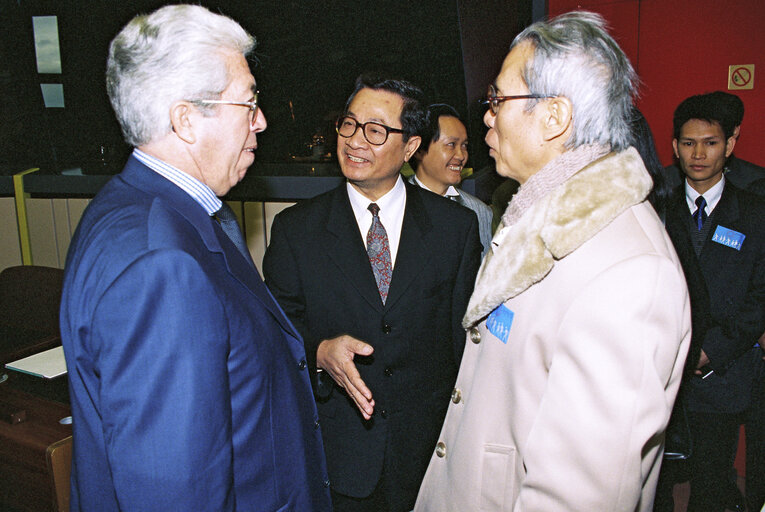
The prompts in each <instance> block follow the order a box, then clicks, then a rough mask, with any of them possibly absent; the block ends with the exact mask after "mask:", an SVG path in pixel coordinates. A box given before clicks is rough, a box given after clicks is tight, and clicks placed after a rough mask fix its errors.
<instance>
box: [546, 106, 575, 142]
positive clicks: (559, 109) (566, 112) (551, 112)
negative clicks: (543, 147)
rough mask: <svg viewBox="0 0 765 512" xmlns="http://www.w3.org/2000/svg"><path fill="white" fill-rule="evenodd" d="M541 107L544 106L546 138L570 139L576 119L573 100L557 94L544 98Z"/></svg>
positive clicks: (548, 139)
mask: <svg viewBox="0 0 765 512" xmlns="http://www.w3.org/2000/svg"><path fill="white" fill-rule="evenodd" d="M539 107H543V111H542V112H543V118H542V122H543V123H544V125H543V127H542V130H543V134H544V139H545V140H547V141H550V140H554V139H558V138H561V137H563V140H568V134H569V133H570V131H571V128H572V123H573V119H574V106H573V104H572V103H571V100H569V99H568V98H566V97H565V96H556V97H554V98H550V99H548V100H543V101H542V102H541V103H540V104H539Z"/></svg>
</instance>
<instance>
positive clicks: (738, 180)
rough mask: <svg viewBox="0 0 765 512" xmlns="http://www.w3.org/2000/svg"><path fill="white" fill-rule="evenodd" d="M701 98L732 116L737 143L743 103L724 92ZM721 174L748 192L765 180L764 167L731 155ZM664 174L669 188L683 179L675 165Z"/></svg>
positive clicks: (670, 166)
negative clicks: (754, 184)
mask: <svg viewBox="0 0 765 512" xmlns="http://www.w3.org/2000/svg"><path fill="white" fill-rule="evenodd" d="M703 96H704V97H706V98H708V100H709V101H710V102H713V103H714V104H716V106H717V108H721V109H723V110H724V112H725V113H727V115H730V116H732V118H733V124H734V126H733V138H734V139H735V140H736V141H738V137H739V135H740V133H741V123H742V122H743V121H744V102H743V101H741V98H739V97H738V96H736V95H735V94H730V93H728V92H724V91H714V92H710V93H708V94H704V95H703ZM723 172H724V174H725V179H727V180H728V181H730V182H731V183H733V184H734V185H735V186H737V187H738V188H741V189H744V190H749V189H750V185H751V184H752V183H753V182H755V181H757V180H763V179H765V167H760V166H759V165H757V164H753V163H752V162H747V161H746V160H741V159H740V158H738V157H736V155H733V154H731V155H730V156H729V157H728V159H727V161H726V163H725V169H724V171H723ZM665 174H666V178H667V181H668V183H669V186H670V187H676V186H678V185H679V184H680V182H681V181H683V179H684V178H685V175H684V174H683V172H682V170H681V169H680V168H678V166H677V165H675V164H672V165H669V166H667V167H666V168H665Z"/></svg>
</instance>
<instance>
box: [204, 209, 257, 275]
mask: <svg viewBox="0 0 765 512" xmlns="http://www.w3.org/2000/svg"><path fill="white" fill-rule="evenodd" d="M213 218H214V219H215V220H217V221H218V223H219V224H220V227H221V228H222V229H223V232H224V233H226V235H228V237H229V238H230V239H231V241H232V242H233V243H234V245H235V246H236V248H237V249H239V252H241V253H242V256H244V259H245V260H247V261H248V262H249V263H250V265H255V263H254V262H253V261H252V257H251V256H250V250H249V249H248V248H247V242H245V241H244V236H243V235H242V231H241V230H240V229H239V223H237V221H236V214H234V210H232V209H231V207H230V206H229V205H227V204H226V203H223V205H222V206H221V207H220V210H218V211H217V212H215V216H214V217H213Z"/></svg>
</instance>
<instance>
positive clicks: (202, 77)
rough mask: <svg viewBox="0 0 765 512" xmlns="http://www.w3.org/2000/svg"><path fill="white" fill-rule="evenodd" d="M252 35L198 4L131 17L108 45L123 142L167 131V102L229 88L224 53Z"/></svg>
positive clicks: (242, 47)
mask: <svg viewBox="0 0 765 512" xmlns="http://www.w3.org/2000/svg"><path fill="white" fill-rule="evenodd" d="M254 46H255V39H254V38H253V37H252V36H251V35H249V34H248V33H247V32H246V31H245V30H244V29H243V28H242V27H241V26H240V25H239V24H238V23H237V22H235V21H234V20H232V19H231V18H228V17H226V16H223V15H220V14H214V13H212V12H210V11H208V10H207V9H205V8H204V7H201V6H198V5H169V6H166V7H162V8H160V9H158V10H156V11H154V12H153V13H151V14H149V15H139V16H136V17H135V18H133V19H132V20H131V21H130V22H129V23H128V24H127V25H126V26H125V27H124V28H123V29H122V31H120V33H119V34H117V36H116V37H115V38H114V40H113V41H112V42H111V45H110V46H109V58H108V60H107V64H106V90H107V93H108V94H109V99H110V100H111V103H112V107H113V108H114V112H115V113H116V115H117V120H118V121H119V123H120V126H121V127H122V133H123V135H124V136H125V140H126V141H127V142H128V143H129V144H131V145H133V146H140V145H143V144H146V143H148V142H151V141H152V140H155V139H156V138H158V137H160V136H162V135H164V134H166V133H168V132H169V131H170V130H171V129H172V127H171V124H170V115H169V113H170V106H171V105H172V104H173V103H174V102H176V101H179V100H189V101H194V100H200V99H213V98H217V97H219V96H220V94H221V93H222V92H223V90H224V89H226V87H228V85H229V83H230V81H231V77H230V76H229V71H228V67H227V64H226V57H227V55H230V54H231V53H235V54H241V55H244V56H247V55H248V54H249V53H250V52H251V51H252V49H253V48H254Z"/></svg>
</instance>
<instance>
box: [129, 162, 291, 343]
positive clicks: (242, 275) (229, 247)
mask: <svg viewBox="0 0 765 512" xmlns="http://www.w3.org/2000/svg"><path fill="white" fill-rule="evenodd" d="M120 176H121V177H122V178H123V179H125V181H127V182H128V183H130V184H131V185H133V186H134V187H136V188H139V189H141V190H144V191H146V193H148V194H150V195H153V196H156V197H158V198H159V199H161V200H162V201H164V202H165V203H166V204H167V205H168V206H170V207H171V208H173V209H174V210H176V211H177V212H178V213H179V214H180V215H182V216H183V217H184V218H185V219H186V220H187V221H188V222H189V223H190V224H191V225H192V226H193V227H194V229H196V231H197V233H199V236H200V238H201V239H202V242H203V243H204V244H205V247H207V249H208V250H209V251H210V252H215V253H220V254H221V255H222V256H223V259H224V261H225V264H226V269H227V271H228V272H229V274H231V275H232V276H233V277H234V278H235V279H236V280H237V281H239V282H240V283H242V284H243V285H244V286H245V287H246V288H247V289H249V290H250V291H251V292H252V294H253V295H254V296H255V297H256V298H257V300H258V301H260V302H261V303H262V304H263V306H264V307H265V308H266V309H267V310H268V311H269V312H270V313H271V314H272V315H273V317H274V318H275V319H276V320H277V321H278V322H279V324H280V325H281V327H282V329H284V330H285V331H287V332H288V333H290V334H291V335H292V336H294V337H296V338H298V339H300V335H299V334H298V332H297V330H295V328H294V327H293V326H292V323H291V322H290V321H289V320H288V319H287V317H286V316H285V315H284V313H283V312H282V310H281V308H279V306H278V305H277V304H276V301H275V300H274V298H273V297H272V296H271V294H270V292H269V291H268V289H267V288H266V286H265V284H263V280H262V279H261V277H260V274H259V273H258V271H257V269H255V267H253V266H252V265H250V263H249V262H248V261H247V260H245V259H244V256H243V255H242V254H241V253H240V252H239V249H237V248H236V246H235V245H234V243H233V242H232V241H231V240H230V239H229V238H228V235H226V233H225V232H224V231H223V229H222V228H221V227H220V226H219V225H217V223H216V222H215V221H214V220H213V219H212V218H211V217H210V216H209V215H207V212H205V210H204V208H202V207H201V206H200V205H199V203H197V202H196V201H195V200H194V199H193V198H192V197H191V196H189V195H188V194H187V193H186V192H184V191H183V190H181V189H180V188H179V187H177V186H176V185H175V184H173V183H172V182H170V181H169V180H167V179H165V178H163V177H162V176H160V175H159V174H157V173H155V172H154V171H152V170H151V169H149V168H148V167H146V166H145V165H144V164H142V163H141V162H139V161H138V160H137V159H135V158H134V157H132V156H131V157H130V159H129V160H128V163H127V165H126V166H125V170H124V171H123V172H122V174H121V175H120Z"/></svg>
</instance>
